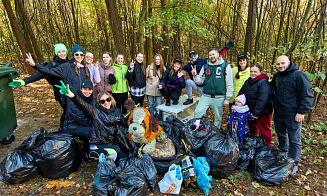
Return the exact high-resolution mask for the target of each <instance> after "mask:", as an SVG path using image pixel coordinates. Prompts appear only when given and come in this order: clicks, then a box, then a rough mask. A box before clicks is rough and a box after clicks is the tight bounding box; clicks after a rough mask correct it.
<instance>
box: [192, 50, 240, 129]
mask: <svg viewBox="0 0 327 196" xmlns="http://www.w3.org/2000/svg"><path fill="white" fill-rule="evenodd" d="M192 68H193V70H192V75H193V79H194V82H195V83H196V84H197V85H202V84H203V83H204V86H203V95H202V96H201V98H200V101H199V103H198V106H197V107H196V109H195V111H194V117H195V118H201V117H202V116H203V115H204V113H205V112H206V110H207V109H208V108H209V106H211V108H212V110H213V112H214V113H215V122H214V124H215V126H217V128H218V129H220V125H221V120H222V115H223V106H229V100H230V98H231V97H232V95H233V91H234V88H233V70H232V67H231V66H230V65H229V64H228V63H226V62H225V61H224V60H223V58H222V57H221V56H220V55H219V53H218V50H217V49H215V48H212V49H210V50H209V59H208V60H207V64H205V65H203V66H202V68H201V70H200V72H199V74H197V71H196V65H195V66H194V67H192Z"/></svg>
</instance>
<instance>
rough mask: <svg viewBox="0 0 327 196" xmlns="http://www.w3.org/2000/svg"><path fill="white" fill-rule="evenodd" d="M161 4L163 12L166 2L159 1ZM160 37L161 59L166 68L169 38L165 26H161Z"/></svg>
mask: <svg viewBox="0 0 327 196" xmlns="http://www.w3.org/2000/svg"><path fill="white" fill-rule="evenodd" d="M160 3H161V10H163V9H164V8H165V7H166V4H167V1H166V0H160ZM162 37H163V45H162V47H163V48H164V50H163V53H162V54H163V55H162V57H163V59H164V63H165V66H167V67H168V65H169V62H170V55H169V37H168V27H167V26H166V25H164V24H163V25H162Z"/></svg>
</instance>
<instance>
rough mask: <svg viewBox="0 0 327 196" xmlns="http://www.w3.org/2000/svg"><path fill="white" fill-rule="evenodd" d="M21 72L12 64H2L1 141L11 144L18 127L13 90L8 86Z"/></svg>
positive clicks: (0, 92)
mask: <svg viewBox="0 0 327 196" xmlns="http://www.w3.org/2000/svg"><path fill="white" fill-rule="evenodd" d="M17 77H19V72H18V71H17V70H15V69H13V68H12V64H11V63H0V141H1V143H2V144H10V143H11V142H13V141H14V140H15V136H14V135H13V131H14V130H15V129H16V127H17V120H16V111H15V103H14V96H13V92H12V88H11V87H9V86H8V84H9V83H10V82H12V80H13V79H14V78H17Z"/></svg>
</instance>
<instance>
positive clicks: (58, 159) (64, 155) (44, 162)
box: [33, 132, 81, 178]
mask: <svg viewBox="0 0 327 196" xmlns="http://www.w3.org/2000/svg"><path fill="white" fill-rule="evenodd" d="M33 156H34V157H35V159H36V164H37V166H38V168H39V170H40V173H41V174H42V176H44V177H47V178H64V177H67V176H68V175H69V174H70V173H72V172H73V171H75V170H76V169H78V167H79V165H80V163H81V156H80V153H79V148H78V144H77V142H76V141H75V140H74V138H73V136H72V135H71V134H70V133H66V132H52V133H49V134H48V135H47V136H46V137H44V138H43V139H41V140H40V141H39V142H38V143H37V144H36V145H35V147H34V149H33Z"/></svg>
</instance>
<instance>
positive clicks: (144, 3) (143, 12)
mask: <svg viewBox="0 0 327 196" xmlns="http://www.w3.org/2000/svg"><path fill="white" fill-rule="evenodd" d="M146 10H147V0H142V10H141V13H140V18H139V26H138V29H139V33H138V41H139V45H140V49H139V52H142V53H143V54H144V30H143V24H144V20H145V15H146Z"/></svg>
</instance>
